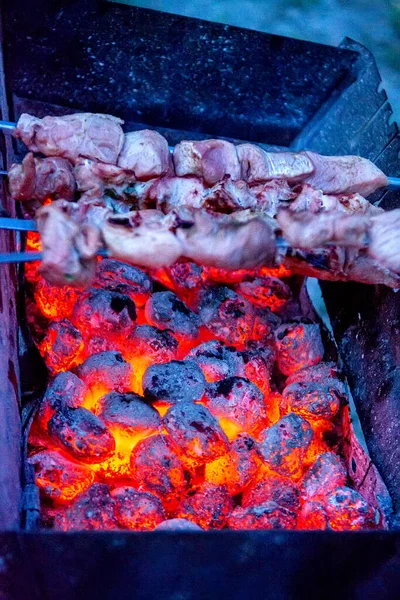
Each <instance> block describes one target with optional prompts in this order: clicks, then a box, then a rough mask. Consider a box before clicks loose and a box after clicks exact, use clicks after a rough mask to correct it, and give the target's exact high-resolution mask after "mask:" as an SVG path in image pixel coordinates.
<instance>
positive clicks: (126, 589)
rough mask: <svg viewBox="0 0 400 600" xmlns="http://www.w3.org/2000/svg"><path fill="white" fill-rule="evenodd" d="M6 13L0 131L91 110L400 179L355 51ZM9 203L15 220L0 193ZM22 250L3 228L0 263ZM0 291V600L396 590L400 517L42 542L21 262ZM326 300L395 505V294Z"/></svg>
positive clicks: (333, 290) (377, 291)
mask: <svg viewBox="0 0 400 600" xmlns="http://www.w3.org/2000/svg"><path fill="white" fill-rule="evenodd" d="M2 9H3V10H2V39H3V46H2V51H3V55H2V61H3V62H2V67H1V78H0V85H1V94H0V100H1V114H0V118H1V119H3V120H9V121H15V120H16V119H18V117H19V115H20V114H21V113H22V112H30V113H32V114H35V115H37V116H44V115H45V114H54V115H61V114H68V113H70V112H75V111H89V110H90V111H99V112H106V113H111V114H118V116H120V117H122V118H123V119H125V121H126V124H125V127H126V130H134V129H137V128H140V127H143V125H146V126H148V127H151V128H153V129H156V130H158V131H160V133H162V134H163V135H164V136H165V137H166V138H167V140H168V142H169V144H171V145H174V144H176V143H178V142H179V141H180V140H182V139H185V138H190V139H205V138H210V137H215V136H218V137H224V138H225V139H228V140H233V141H238V140H248V141H254V142H257V143H260V144H262V145H264V146H265V147H266V148H270V149H276V148H291V149H302V148H307V149H309V150H313V151H315V152H320V153H322V154H332V155H333V154H346V153H347V154H349V153H352V154H359V155H361V156H364V157H367V158H369V159H371V160H372V161H374V162H375V163H376V164H377V165H378V166H379V167H380V168H381V169H382V170H383V171H384V172H385V173H387V174H389V175H392V176H399V175H400V162H399V152H400V136H399V135H398V129H397V126H396V125H395V124H394V123H392V122H391V114H392V113H391V107H390V104H389V103H388V101H387V97H386V94H385V92H384V91H383V90H382V89H381V88H380V86H381V80H380V77H379V73H378V71H377V68H376V65H375V62H374V59H373V57H372V56H371V54H370V53H369V52H368V51H367V50H366V49H365V48H363V47H362V46H360V45H359V44H358V43H356V42H354V41H352V40H349V39H346V40H345V41H344V42H343V43H342V44H341V45H340V47H338V48H333V47H328V46H323V45H319V44H314V43H310V42H304V41H300V40H294V39H289V38H283V37H279V36H272V35H267V34H261V33H258V32H254V31H247V30H242V29H238V28H235V27H229V26H224V25H219V24H215V23H208V22H204V21H199V20H195V19H188V18H183V17H178V16H175V15H170V14H165V13H161V12H156V11H149V10H143V9H138V8H131V7H126V6H120V5H118V6H117V5H113V4H111V3H105V2H100V1H89V0H85V1H84V2H82V1H81V2H77V1H64V2H61V3H57V5H54V3H52V2H49V1H48V0H47V1H46V0H39V1H38V2H36V3H35V6H34V9H33V8H32V5H31V3H29V2H25V1H22V2H19V3H13V2H10V1H9V0H3V2H2ZM183 49H184V51H183ZM0 142H1V151H2V161H3V163H2V165H1V167H2V168H3V169H7V168H8V167H9V166H10V164H11V162H13V160H15V157H17V158H18V157H19V155H20V154H21V153H22V148H21V147H19V146H18V144H17V145H13V142H12V140H11V139H9V138H8V137H3V136H2V137H1V139H0ZM373 201H374V202H375V203H376V204H378V205H379V206H382V207H383V208H385V209H391V208H395V207H398V206H400V193H399V192H395V191H391V190H380V191H378V192H377V193H376V194H375V196H374V198H373ZM2 206H3V211H5V212H6V213H9V214H11V215H12V216H15V206H14V205H13V203H11V202H10V200H9V198H8V196H7V193H6V189H5V184H4V182H3V188H2ZM17 244H18V241H17ZM15 249H16V247H15V240H14V238H13V237H12V236H11V235H10V234H9V233H8V232H5V231H2V232H1V235H0V251H1V252H4V251H10V250H11V251H12V250H15ZM0 281H1V297H0V300H1V313H0V314H1V319H0V328H1V336H0V338H1V343H2V346H3V347H2V352H1V355H0V369H1V371H0V373H1V385H0V407H1V409H0V410H1V413H0V414H1V418H0V432H1V433H0V450H1V455H2V461H1V464H0V490H1V492H0V496H1V502H0V527H1V530H2V531H1V533H0V557H1V559H0V564H1V569H0V589H2V588H1V585H4V591H3V594H4V597H10V598H24V599H26V600H28V599H29V600H30V599H31V598H32V599H33V600H35V599H38V598H56V597H57V598H59V599H60V598H62V599H63V598H70V597H74V596H75V597H96V598H103V597H104V598H105V597H110V596H111V595H118V596H119V597H122V598H130V597H131V596H132V595H133V594H135V596H136V597H138V598H156V597H158V596H163V597H166V598H178V597H179V598H203V597H204V598H212V597H219V598H225V597H232V598H239V597H240V598H242V597H250V598H252V597H261V596H263V597H264V596H268V597H271V598H285V597H297V596H303V595H304V596H307V597H308V598H313V597H316V598H321V597H337V596H338V595H339V594H342V595H343V596H344V597H354V598H365V597H369V598H370V597H375V596H378V594H379V596H380V597H381V598H382V597H383V598H393V597H396V596H398V592H399V582H398V568H399V563H400V554H399V539H398V533H397V532H396V530H395V529H396V518H394V519H393V522H392V529H393V530H392V531H382V532H370V533H351V532H350V533H334V532H297V531H295V532H291V531H283V532H274V531H260V532H246V531H244V532H232V531H218V532H207V533H205V532H204V533H200V532H199V533H197V532H189V533H185V534H183V533H179V532H170V533H168V534H166V533H164V532H162V533H151V534H146V533H122V532H121V533H101V532H96V533H72V534H60V533H55V532H43V531H37V530H35V527H36V524H37V515H38V493H37V489H36V487H35V485H34V482H33V479H32V475H31V473H30V471H29V470H28V468H27V466H26V465H25V463H24V451H25V449H24V442H23V440H24V436H23V430H22V426H21V419H20V411H19V406H20V401H21V395H22V394H24V400H25V401H26V400H27V398H26V394H27V392H30V391H31V390H32V389H34V387H35V384H36V382H37V381H38V380H40V379H41V380H42V381H43V377H44V376H43V370H41V367H40V362H38V360H37V358H38V357H37V354H35V351H34V350H33V348H32V347H31V346H30V345H29V338H28V337H27V335H26V323H25V320H24V315H23V306H21V302H18V300H21V289H20V286H19V285H18V284H19V278H18V273H17V272H16V270H15V268H14V267H13V266H11V267H7V268H6V267H4V266H3V267H2V268H1V270H0ZM322 289H323V295H324V298H325V301H326V304H327V307H328V312H329V315H330V318H331V321H332V326H333V331H334V334H335V339H336V343H337V346H338V349H339V351H340V354H341V357H342V359H343V366H344V370H345V373H346V375H347V377H348V380H349V383H350V387H351V391H352V394H353V397H354V400H355V403H356V406H357V410H358V413H359V416H360V420H361V424H362V427H363V431H364V434H365V437H366V441H367V446H368V449H369V452H370V455H371V458H372V460H373V462H374V463H375V465H376V466H377V467H378V469H379V471H380V474H381V476H382V478H383V480H384V482H385V484H386V486H387V488H388V490H389V492H390V494H391V498H392V501H393V505H394V508H395V511H398V510H399V508H400V466H399V465H400V449H399V445H398V439H399V435H400V404H399V401H398V394H399V391H400V376H399V370H398V366H397V365H398V360H399V359H398V348H399V347H400V339H399V331H400V325H399V317H398V315H399V297H400V296H399V294H398V293H396V291H393V290H390V289H387V288H384V287H377V286H363V285H358V284H350V283H346V284H340V283H334V284H329V283H323V284H322ZM27 406H28V407H29V403H28V404H27ZM25 412H27V409H25ZM25 412H24V416H26V415H25ZM353 468H354V470H356V469H357V465H356V464H354V467H353ZM371 469H372V463H371ZM368 472H369V469H367V471H366V477H368ZM396 592H397V593H396ZM7 594H8V596H7Z"/></svg>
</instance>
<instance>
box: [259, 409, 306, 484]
mask: <svg viewBox="0 0 400 600" xmlns="http://www.w3.org/2000/svg"><path fill="white" fill-rule="evenodd" d="M312 438H313V430H312V429H311V425H310V424H309V423H308V421H306V420H305V419H303V418H302V417H300V416H299V415H295V414H293V413H290V414H288V415H287V416H286V417H282V419H280V420H279V421H278V422H277V423H275V425H272V426H271V427H268V429H265V430H264V431H263V432H262V433H261V435H260V446H259V449H260V453H261V455H262V457H263V459H264V460H265V462H266V463H267V465H268V467H269V468H270V469H271V470H272V471H275V472H276V473H279V474H280V475H285V476H298V475H299V474H300V469H301V467H302V465H303V460H304V457H305V454H306V452H307V449H308V447H309V445H310V443H311V440H312Z"/></svg>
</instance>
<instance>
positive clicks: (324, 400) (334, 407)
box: [281, 381, 340, 421]
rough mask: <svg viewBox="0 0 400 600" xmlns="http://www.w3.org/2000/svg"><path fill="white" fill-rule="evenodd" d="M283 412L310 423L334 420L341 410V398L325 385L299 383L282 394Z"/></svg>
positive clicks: (287, 388) (288, 387) (292, 385)
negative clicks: (300, 417) (297, 416)
mask: <svg viewBox="0 0 400 600" xmlns="http://www.w3.org/2000/svg"><path fill="white" fill-rule="evenodd" d="M281 408H282V412H283V413H286V412H293V413H296V414H297V415H301V416H302V417H305V418H306V419H308V420H310V421H318V420H320V419H327V420H330V419H333V418H334V417H335V416H336V414H337V413H338V411H339V408H340V398H339V396H338V394H337V392H336V390H335V389H334V388H331V387H330V386H329V385H324V384H323V383H313V382H311V383H306V382H302V381H300V382H298V383H292V384H291V385H289V386H287V387H286V388H285V389H284V390H283V392H282V403H281Z"/></svg>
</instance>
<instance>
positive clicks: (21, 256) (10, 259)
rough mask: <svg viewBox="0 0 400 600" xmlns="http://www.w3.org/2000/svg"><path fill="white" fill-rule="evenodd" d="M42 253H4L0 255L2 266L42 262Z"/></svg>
mask: <svg viewBox="0 0 400 600" xmlns="http://www.w3.org/2000/svg"><path fill="white" fill-rule="evenodd" d="M41 259H42V253H41V252H3V253H0V265H4V264H8V263H22V262H32V261H34V260H41Z"/></svg>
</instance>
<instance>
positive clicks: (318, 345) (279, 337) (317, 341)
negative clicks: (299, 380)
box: [275, 323, 324, 375]
mask: <svg viewBox="0 0 400 600" xmlns="http://www.w3.org/2000/svg"><path fill="white" fill-rule="evenodd" d="M275 342H276V349H277V363H278V367H279V369H280V371H281V372H282V373H283V374H284V375H292V374H293V373H295V372H296V371H298V370H299V369H304V368H305V367H311V366H313V365H316V364H318V363H319V362H320V361H321V360H322V357H323V355H324V346H323V343H322V339H321V333H320V329H319V325H318V324H317V323H287V324H284V325H281V326H280V327H278V329H277V330H276V331H275Z"/></svg>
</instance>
